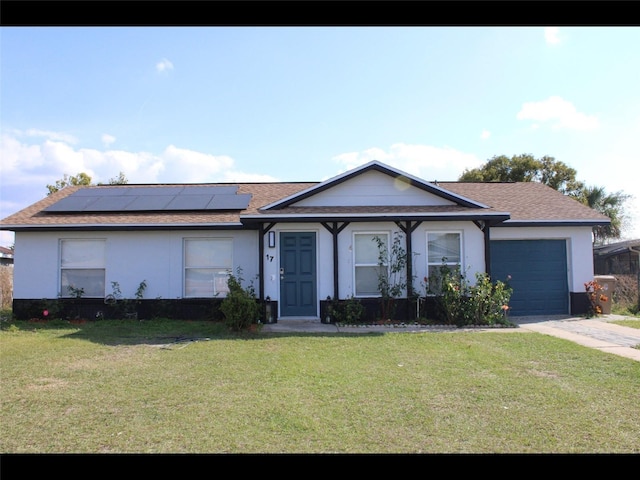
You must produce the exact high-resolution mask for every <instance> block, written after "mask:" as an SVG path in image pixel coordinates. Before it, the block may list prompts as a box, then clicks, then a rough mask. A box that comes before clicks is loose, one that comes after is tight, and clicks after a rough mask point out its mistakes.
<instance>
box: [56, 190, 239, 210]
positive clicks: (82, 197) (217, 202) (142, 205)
mask: <svg viewBox="0 0 640 480" xmlns="http://www.w3.org/2000/svg"><path fill="white" fill-rule="evenodd" d="M237 191H238V187H237V186H235V185H196V186H193V187H191V186H158V187H149V186H140V187H137V186H131V187H97V188H95V187H94V188H83V189H80V190H78V191H76V192H74V193H72V194H71V195H69V196H68V197H65V198H63V199H61V200H59V201H57V202H56V203H54V204H53V205H51V206H49V207H47V208H45V209H44V211H46V212H85V213H88V212H120V211H127V212H134V211H135V212H144V211H163V210H166V211H184V210H214V211H215V210H244V209H245V208H247V207H248V206H249V202H250V201H251V194H239V195H238V194H237Z"/></svg>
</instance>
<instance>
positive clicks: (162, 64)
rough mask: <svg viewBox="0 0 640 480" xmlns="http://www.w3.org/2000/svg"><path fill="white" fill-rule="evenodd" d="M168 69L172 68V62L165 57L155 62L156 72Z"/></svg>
mask: <svg viewBox="0 0 640 480" xmlns="http://www.w3.org/2000/svg"><path fill="white" fill-rule="evenodd" d="M168 70H173V63H171V62H170V61H169V60H167V59H166V58H163V59H162V60H160V61H159V62H158V63H156V71H157V72H160V73H162V72H166V71H168Z"/></svg>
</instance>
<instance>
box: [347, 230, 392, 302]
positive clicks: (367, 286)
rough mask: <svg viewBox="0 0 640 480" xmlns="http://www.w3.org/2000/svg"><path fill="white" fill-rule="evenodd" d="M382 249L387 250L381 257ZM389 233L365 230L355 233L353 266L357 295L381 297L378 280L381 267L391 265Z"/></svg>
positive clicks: (385, 267) (384, 267)
mask: <svg viewBox="0 0 640 480" xmlns="http://www.w3.org/2000/svg"><path fill="white" fill-rule="evenodd" d="M381 249H382V251H383V252H387V254H386V257H385V256H384V255H383V257H384V258H380V252H381ZM388 252H389V233H388V232H363V233H360V232H358V233H354V234H353V267H354V278H355V281H354V285H355V295H354V296H355V297H379V296H380V288H379V285H378V281H379V278H380V274H381V273H382V272H381V269H385V270H386V269H387V268H388V265H389V259H388V255H389V253H388Z"/></svg>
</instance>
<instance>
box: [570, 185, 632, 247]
mask: <svg viewBox="0 0 640 480" xmlns="http://www.w3.org/2000/svg"><path fill="white" fill-rule="evenodd" d="M629 198H630V195H627V194H624V193H622V192H616V193H607V192H606V190H605V189H604V187H597V186H591V187H583V188H582V190H581V191H580V193H579V195H578V196H577V200H579V201H580V202H582V203H584V204H585V205H587V206H588V207H590V208H593V209H594V210H596V211H597V212H600V213H602V214H603V215H606V216H607V217H609V218H610V219H611V223H610V224H609V225H597V226H595V227H593V243H594V245H602V244H604V243H607V241H608V240H612V239H616V238H620V236H621V235H622V224H623V222H624V220H625V215H624V203H625V202H626V201H627V200H628V199H629Z"/></svg>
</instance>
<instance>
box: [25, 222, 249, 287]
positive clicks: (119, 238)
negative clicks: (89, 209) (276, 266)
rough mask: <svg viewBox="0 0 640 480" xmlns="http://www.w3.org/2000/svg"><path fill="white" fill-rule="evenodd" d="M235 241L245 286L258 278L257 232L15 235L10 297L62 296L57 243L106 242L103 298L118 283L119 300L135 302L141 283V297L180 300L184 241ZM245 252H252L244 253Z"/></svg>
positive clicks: (235, 259) (236, 259)
mask: <svg viewBox="0 0 640 480" xmlns="http://www.w3.org/2000/svg"><path fill="white" fill-rule="evenodd" d="M195 237H207V238H234V248H233V265H234V267H233V270H234V273H237V272H236V270H237V267H239V266H240V267H242V277H243V278H244V279H245V283H248V282H249V281H251V280H254V285H255V286H256V288H257V286H258V283H257V281H256V280H255V279H256V278H257V275H258V258H257V255H256V254H255V252H257V249H258V236H257V233H256V232H255V231H199V230H193V231H162V232H142V231H133V232H93V233H92V232H77V233H60V232H52V233H46V232H38V233H25V232H17V233H16V238H15V259H16V262H15V268H14V279H13V280H14V292H13V296H14V298H16V299H28V298H30V299H34V298H56V297H58V295H59V291H60V247H59V245H60V240H61V239H74V238H77V239H84V238H100V239H105V240H106V257H107V265H106V278H105V294H110V293H112V284H111V282H118V284H119V286H120V290H121V292H122V295H123V296H124V297H126V298H133V297H134V296H135V292H136V290H137V289H138V286H139V285H140V282H142V281H143V280H145V281H146V283H147V288H146V290H145V294H144V298H163V299H175V298H182V297H183V281H184V271H183V239H185V238H195ZM247 252H250V253H249V254H247Z"/></svg>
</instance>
